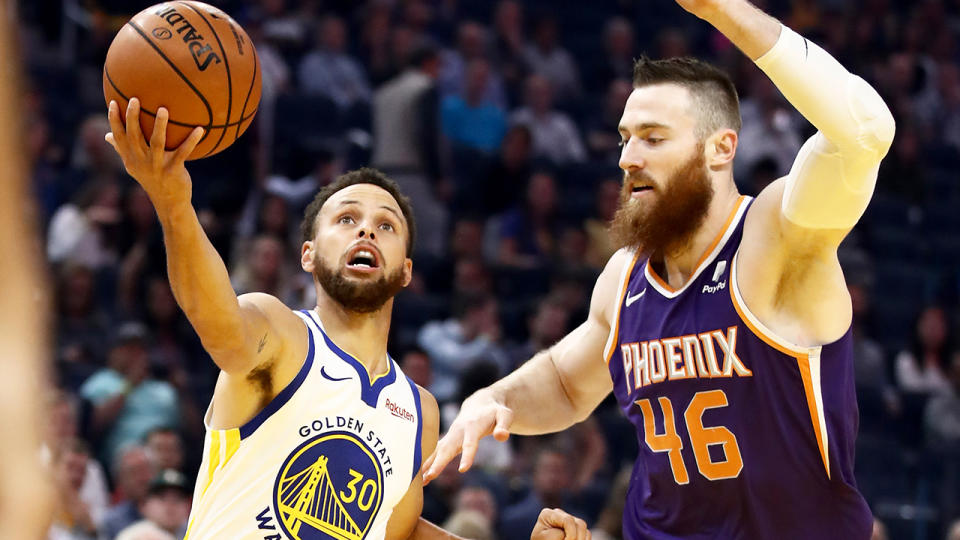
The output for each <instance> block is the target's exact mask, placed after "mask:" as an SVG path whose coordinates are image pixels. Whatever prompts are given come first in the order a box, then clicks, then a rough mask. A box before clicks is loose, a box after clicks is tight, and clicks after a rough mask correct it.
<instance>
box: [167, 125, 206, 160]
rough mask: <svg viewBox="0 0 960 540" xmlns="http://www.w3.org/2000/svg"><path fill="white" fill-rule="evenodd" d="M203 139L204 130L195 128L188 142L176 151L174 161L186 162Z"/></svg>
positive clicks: (184, 142)
mask: <svg viewBox="0 0 960 540" xmlns="http://www.w3.org/2000/svg"><path fill="white" fill-rule="evenodd" d="M202 139H203V128H202V127H199V126H197V127H195V128H193V131H191V132H190V135H188V136H187V140H185V141H183V142H182V143H180V146H178V147H177V149H176V150H174V153H173V159H174V161H175V162H182V161H186V160H187V158H188V157H190V154H191V153H192V152H193V150H194V149H195V148H196V147H197V145H198V144H200V141H201V140H202Z"/></svg>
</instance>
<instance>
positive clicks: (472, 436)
mask: <svg viewBox="0 0 960 540" xmlns="http://www.w3.org/2000/svg"><path fill="white" fill-rule="evenodd" d="M479 442H480V438H479V437H478V436H477V432H476V430H475V429H471V428H467V429H465V430H464V432H463V448H461V453H462V454H463V455H461V456H460V467H459V468H458V470H459V471H460V472H462V473H463V472H467V471H468V470H470V467H472V466H473V458H474V457H476V455H477V444H478V443H479Z"/></svg>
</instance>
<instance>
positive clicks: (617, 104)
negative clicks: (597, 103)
mask: <svg viewBox="0 0 960 540" xmlns="http://www.w3.org/2000/svg"><path fill="white" fill-rule="evenodd" d="M631 92H633V84H631V83H630V79H614V80H612V81H610V85H609V86H608V87H607V89H606V94H605V96H604V99H603V110H602V111H600V114H599V115H597V116H596V117H594V118H592V119H591V120H588V122H587V126H588V127H587V148H589V149H590V155H591V156H592V157H593V159H595V160H598V161H605V162H607V163H617V162H619V161H620V133H619V126H620V116H621V115H622V114H623V108H624V106H626V104H627V98H629V97H630V93H631Z"/></svg>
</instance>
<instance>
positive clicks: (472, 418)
mask: <svg viewBox="0 0 960 540" xmlns="http://www.w3.org/2000/svg"><path fill="white" fill-rule="evenodd" d="M512 422H513V411H511V410H510V409H509V408H507V407H506V406H505V405H503V404H502V403H500V402H498V401H497V400H496V399H495V398H494V396H493V394H492V393H491V392H489V391H487V390H480V391H479V392H477V393H475V394H473V395H472V396H470V397H469V398H467V399H466V400H464V402H463V405H462V406H461V407H460V413H459V414H458V415H457V418H456V420H454V421H453V424H452V425H451V426H450V429H449V430H448V431H447V434H446V435H444V436H443V438H442V439H440V442H439V443H437V448H436V450H434V451H433V454H431V455H430V457H429V458H427V461H425V462H424V464H423V470H424V471H425V472H424V473H423V482H424V484H426V483H428V482H430V481H431V480H433V479H434V478H436V477H437V476H438V475H439V474H440V472H441V471H442V470H443V468H444V467H446V466H447V463H450V461H451V460H452V459H453V458H455V457H457V454H460V453H461V452H462V453H463V457H462V458H460V467H459V470H460V472H465V471H467V470H468V469H469V468H470V467H471V466H473V459H474V457H476V455H477V444H478V443H479V442H480V439H482V438H484V437H486V436H487V435H491V434H492V435H493V437H494V438H495V439H497V440H498V441H501V442H503V441H506V440H507V438H508V437H510V424H511V423H512Z"/></svg>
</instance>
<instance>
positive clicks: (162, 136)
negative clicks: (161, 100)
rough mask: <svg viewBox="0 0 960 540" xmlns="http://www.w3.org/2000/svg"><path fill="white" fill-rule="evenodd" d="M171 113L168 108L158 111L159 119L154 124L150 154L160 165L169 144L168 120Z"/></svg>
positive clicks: (161, 108)
mask: <svg viewBox="0 0 960 540" xmlns="http://www.w3.org/2000/svg"><path fill="white" fill-rule="evenodd" d="M169 119H170V113H169V112H168V111H167V108H166V107H160V108H159V109H157V118H156V120H154V122H153V133H151V134H150V153H151V154H152V155H153V159H154V161H156V162H157V163H158V164H159V163H161V162H162V161H163V152H164V150H165V148H164V147H165V146H166V144H167V120H169Z"/></svg>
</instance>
